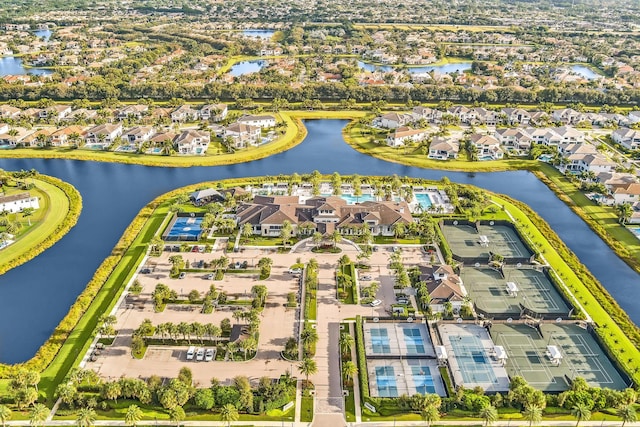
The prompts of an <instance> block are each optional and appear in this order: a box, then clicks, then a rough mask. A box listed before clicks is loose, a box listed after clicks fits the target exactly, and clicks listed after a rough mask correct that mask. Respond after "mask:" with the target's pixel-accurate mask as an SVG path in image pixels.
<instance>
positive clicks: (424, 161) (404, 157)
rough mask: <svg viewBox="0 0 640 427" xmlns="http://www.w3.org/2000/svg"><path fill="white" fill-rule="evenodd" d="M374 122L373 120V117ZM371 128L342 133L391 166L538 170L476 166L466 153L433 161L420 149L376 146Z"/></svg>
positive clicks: (529, 164)
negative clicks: (458, 156) (453, 157)
mask: <svg viewBox="0 0 640 427" xmlns="http://www.w3.org/2000/svg"><path fill="white" fill-rule="evenodd" d="M371 119H373V116H371ZM368 132H369V127H368V126H363V125H361V124H359V123H357V122H351V123H350V124H349V125H347V126H346V127H345V128H344V130H343V131H342V137H343V138H344V140H345V141H346V142H347V144H349V145H350V146H351V147H353V149H354V150H357V151H359V152H361V153H363V154H367V155H369V156H373V157H376V158H378V159H381V160H386V161H388V162H393V163H400V164H403V165H409V166H416V167H420V168H425V169H443V170H454V171H462V172H491V171H505V170H520V169H529V170H535V169H537V168H538V166H539V165H538V164H539V163H540V162H538V161H537V160H528V159H521V158H517V159H506V160H488V161H481V162H480V161H478V162H472V161H468V160H466V158H465V156H464V153H462V152H461V153H460V158H458V159H455V160H453V159H452V160H432V159H429V158H427V154H428V153H425V152H423V151H422V149H421V148H417V147H400V148H392V147H389V146H388V145H386V144H376V143H375V142H371V141H370V140H369V139H370V136H371V135H370V134H369V133H368Z"/></svg>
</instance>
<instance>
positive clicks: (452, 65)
mask: <svg viewBox="0 0 640 427" xmlns="http://www.w3.org/2000/svg"><path fill="white" fill-rule="evenodd" d="M358 66H359V67H360V68H361V69H363V70H365V71H383V72H389V71H393V70H396V71H399V70H401V68H399V67H394V66H392V65H374V64H371V63H368V62H364V61H358ZM403 69H404V70H407V71H408V72H409V73H411V74H422V73H429V72H431V71H435V72H437V73H440V74H449V73H456V72H457V73H463V72H465V71H467V70H470V69H471V62H463V61H460V62H449V63H447V64H442V65H424V66H420V67H406V68H403Z"/></svg>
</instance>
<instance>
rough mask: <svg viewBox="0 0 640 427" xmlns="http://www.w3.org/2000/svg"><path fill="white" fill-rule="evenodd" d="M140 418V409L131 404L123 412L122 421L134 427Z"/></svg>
mask: <svg viewBox="0 0 640 427" xmlns="http://www.w3.org/2000/svg"><path fill="white" fill-rule="evenodd" d="M141 419H142V409H140V408H139V407H138V405H131V406H129V407H128V408H127V412H125V414H124V423H125V424H126V425H128V426H130V427H136V425H138V423H139V422H140V420H141Z"/></svg>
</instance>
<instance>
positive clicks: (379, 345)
mask: <svg viewBox="0 0 640 427" xmlns="http://www.w3.org/2000/svg"><path fill="white" fill-rule="evenodd" d="M363 332H364V343H365V354H366V358H367V373H368V375H369V392H370V394H371V396H373V397H398V396H401V395H403V394H407V395H409V396H411V395H414V394H416V393H423V394H424V393H436V394H439V395H440V396H445V395H446V392H445V388H444V384H443V382H442V377H441V376H440V371H439V369H438V362H437V361H436V359H435V349H434V347H433V344H432V342H431V338H430V336H429V330H428V329H427V326H426V325H425V324H424V323H398V322H374V323H365V324H364V325H363Z"/></svg>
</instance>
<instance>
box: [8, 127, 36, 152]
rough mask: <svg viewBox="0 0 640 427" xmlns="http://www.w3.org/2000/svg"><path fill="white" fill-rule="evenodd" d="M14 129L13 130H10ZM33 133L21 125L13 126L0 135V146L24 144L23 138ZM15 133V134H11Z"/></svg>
mask: <svg viewBox="0 0 640 427" xmlns="http://www.w3.org/2000/svg"><path fill="white" fill-rule="evenodd" d="M11 131H14V132H11ZM32 133H34V131H33V130H31V129H25V128H21V127H14V128H12V129H11V130H10V131H8V132H7V133H3V134H1V135H0V146H2V145H9V146H11V147H16V146H21V145H24V142H23V141H24V139H25V138H26V137H27V136H29V135H31V134H32ZM12 134H15V135H12Z"/></svg>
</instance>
